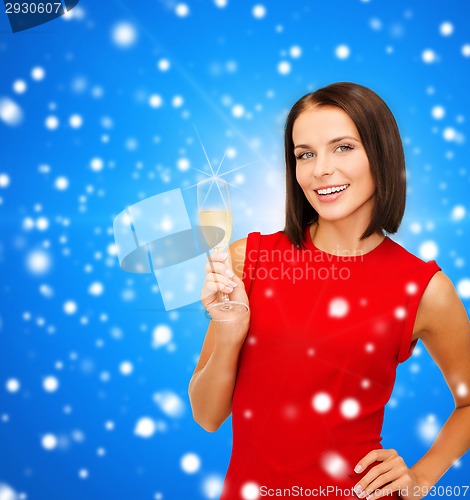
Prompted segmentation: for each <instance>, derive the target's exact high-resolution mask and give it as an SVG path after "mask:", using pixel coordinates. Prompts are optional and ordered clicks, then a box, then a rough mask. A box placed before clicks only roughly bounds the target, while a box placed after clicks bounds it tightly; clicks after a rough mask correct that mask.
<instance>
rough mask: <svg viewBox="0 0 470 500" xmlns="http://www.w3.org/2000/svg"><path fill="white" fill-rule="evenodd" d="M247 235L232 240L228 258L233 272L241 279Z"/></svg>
mask: <svg viewBox="0 0 470 500" xmlns="http://www.w3.org/2000/svg"><path fill="white" fill-rule="evenodd" d="M247 241H248V237H246V238H240V239H239V240H236V241H234V242H233V243H232V244H231V245H230V246H229V250H230V259H231V261H232V270H233V272H234V273H235V274H236V275H237V276H238V277H239V278H240V279H242V275H243V267H244V265H245V254H246V245H247Z"/></svg>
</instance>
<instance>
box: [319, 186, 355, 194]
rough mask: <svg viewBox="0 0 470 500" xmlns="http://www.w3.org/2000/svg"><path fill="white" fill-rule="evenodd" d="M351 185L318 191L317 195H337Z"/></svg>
mask: <svg viewBox="0 0 470 500" xmlns="http://www.w3.org/2000/svg"><path fill="white" fill-rule="evenodd" d="M348 186H349V184H344V185H343V186H335V187H332V188H327V189H318V190H317V193H318V194H330V193H337V192H338V191H344V190H345V189H346V188H347V187H348Z"/></svg>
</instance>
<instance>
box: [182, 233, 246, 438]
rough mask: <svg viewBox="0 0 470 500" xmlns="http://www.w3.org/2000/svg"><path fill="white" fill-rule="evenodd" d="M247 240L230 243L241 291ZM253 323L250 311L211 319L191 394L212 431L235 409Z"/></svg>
mask: <svg viewBox="0 0 470 500" xmlns="http://www.w3.org/2000/svg"><path fill="white" fill-rule="evenodd" d="M246 240H247V238H242V239H241V240H238V241H236V242H234V243H232V244H231V245H230V257H231V263H232V269H233V271H234V273H235V276H234V277H232V280H234V281H236V282H237V289H238V290H237V292H239V290H240V289H242V288H244V284H243V281H242V279H241V277H242V273H243V267H244V259H245V250H246ZM239 287H240V288H239ZM239 293H240V292H239ZM246 302H247V299H246ZM249 325H250V314H249V313H248V314H246V315H245V317H243V319H242V320H240V321H239V320H236V321H228V322H226V323H215V322H214V321H211V322H210V324H209V328H208V329H207V333H206V337H205V339H204V344H203V346H202V350H201V355H200V357H199V361H198V363H197V365H196V368H195V370H194V373H193V376H192V377H191V381H190V383H189V387H188V394H189V399H190V402H191V408H192V412H193V418H194V420H195V421H196V422H197V423H198V424H199V425H200V426H201V427H202V428H203V429H205V430H206V431H208V432H215V431H216V430H217V429H218V428H219V427H220V426H221V425H222V424H223V423H224V421H225V420H226V419H227V418H228V417H229V415H230V413H231V412H232V395H233V389H234V387H235V381H236V377H237V366H238V357H239V354H240V350H241V348H242V346H243V342H244V339H245V337H246V334H247V332H248V329H249Z"/></svg>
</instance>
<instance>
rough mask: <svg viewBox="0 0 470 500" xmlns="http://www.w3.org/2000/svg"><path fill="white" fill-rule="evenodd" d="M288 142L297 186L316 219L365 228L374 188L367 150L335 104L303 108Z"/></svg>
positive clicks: (344, 113) (349, 120)
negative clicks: (359, 221)
mask: <svg viewBox="0 0 470 500" xmlns="http://www.w3.org/2000/svg"><path fill="white" fill-rule="evenodd" d="M292 139H293V142H294V154H295V157H296V177H297V182H298V183H299V185H300V187H301V188H302V190H303V192H304V193H305V196H306V197H307V200H308V201H309V202H310V204H311V205H312V207H313V208H314V209H315V211H316V212H317V213H318V216H319V219H324V220H330V221H337V220H341V219H346V218H352V217H354V219H356V218H360V219H363V221H364V224H368V223H369V221H370V218H371V216H372V211H373V207H374V192H375V185H374V180H373V178H372V175H371V172H370V166H369V160H368V158H367V154H366V151H365V149H364V147H363V145H362V143H361V142H360V137H359V133H358V131H357V128H356V126H355V125H354V122H353V121H352V120H351V118H350V117H349V115H348V114H347V113H346V112H345V111H343V110H342V109H340V108H338V107H336V106H324V107H321V108H319V107H311V108H308V109H306V110H305V111H303V112H302V113H301V114H300V115H299V116H298V117H297V119H296V120H295V122H294V127H293V130H292ZM330 187H335V188H336V189H335V190H332V192H331V193H330V194H325V193H327V192H325V191H324V190H322V188H330ZM337 190H339V191H337ZM335 191H337V192H335ZM328 192H329V191H328ZM321 193H323V194H321ZM351 220H352V219H351Z"/></svg>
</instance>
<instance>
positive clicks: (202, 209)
mask: <svg viewBox="0 0 470 500" xmlns="http://www.w3.org/2000/svg"><path fill="white" fill-rule="evenodd" d="M197 204H198V212H199V222H200V224H201V227H202V234H203V235H204V238H205V240H206V242H207V244H208V245H209V246H210V247H212V248H213V249H214V250H215V251H216V252H224V251H226V252H227V253H228V254H229V257H228V263H229V265H230V251H229V249H228V246H229V243H230V236H231V233H232V209H231V205H230V193H229V189H228V184H227V183H226V182H225V181H224V180H223V179H221V178H219V177H211V178H209V179H205V180H203V181H200V182H198V184H197ZM214 228H219V229H222V230H223V232H224V236H223V238H222V239H220V231H214ZM218 297H219V300H218V302H216V303H214V304H211V305H210V306H209V307H208V308H207V312H208V313H209V315H210V318H211V319H212V320H214V321H232V320H235V319H236V318H238V317H241V316H243V315H244V314H246V313H247V312H248V310H249V307H248V304H244V303H243V302H238V301H234V300H230V297H229V295H228V293H226V292H218Z"/></svg>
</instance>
